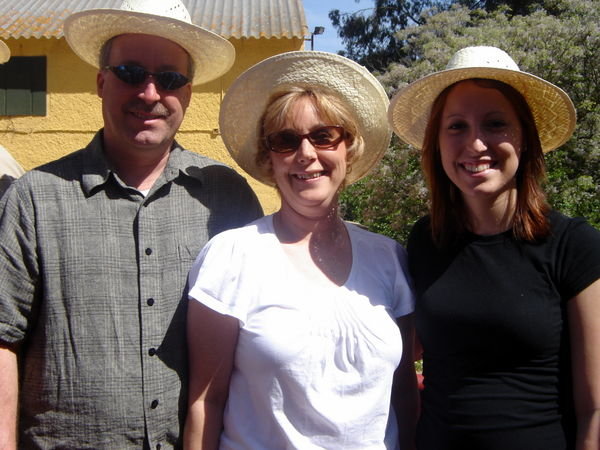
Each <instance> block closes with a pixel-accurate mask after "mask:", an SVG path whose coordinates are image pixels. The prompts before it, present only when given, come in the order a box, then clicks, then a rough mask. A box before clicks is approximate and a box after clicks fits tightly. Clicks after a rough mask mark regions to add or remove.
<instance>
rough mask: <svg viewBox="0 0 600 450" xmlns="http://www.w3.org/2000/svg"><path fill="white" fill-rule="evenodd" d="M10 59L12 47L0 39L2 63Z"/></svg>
mask: <svg viewBox="0 0 600 450" xmlns="http://www.w3.org/2000/svg"><path fill="white" fill-rule="evenodd" d="M9 59H10V49H9V48H8V45H6V44H5V43H4V42H2V41H0V64H4V63H5V62H6V61H8V60H9Z"/></svg>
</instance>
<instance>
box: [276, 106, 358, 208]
mask: <svg viewBox="0 0 600 450" xmlns="http://www.w3.org/2000/svg"><path fill="white" fill-rule="evenodd" d="M330 125H337V124H332V123H325V122H324V121H323V120H322V119H321V118H320V117H319V114H318V113H317V111H316V109H315V107H314V105H313V103H312V102H311V101H310V100H309V99H308V98H302V99H300V100H299V101H298V102H296V104H295V105H294V106H293V108H292V113H291V115H290V117H289V118H288V120H287V121H286V123H285V125H284V127H283V129H282V130H278V131H284V130H288V131H292V132H295V133H297V134H298V135H304V134H306V133H310V132H312V131H315V130H317V129H319V128H321V127H324V126H330ZM346 154H347V147H346V142H345V140H343V139H342V140H341V142H340V143H339V144H337V145H335V146H333V147H331V148H326V149H317V148H315V147H314V146H313V144H311V142H310V141H309V140H308V139H306V138H305V139H302V141H301V142H300V145H299V147H298V148H297V150H296V151H292V152H288V153H276V152H273V151H271V152H270V157H271V164H272V167H273V176H274V179H275V182H276V184H277V187H278V188H279V191H280V192H281V197H282V203H283V207H286V206H289V207H291V208H292V209H294V210H295V211H296V212H298V213H300V214H302V215H306V216H316V215H319V214H321V213H322V212H323V211H326V210H328V209H330V207H331V206H334V205H335V203H336V202H337V197H338V191H339V189H340V186H341V185H342V183H343V182H344V179H345V177H346Z"/></svg>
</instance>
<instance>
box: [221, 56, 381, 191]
mask: <svg viewBox="0 0 600 450" xmlns="http://www.w3.org/2000/svg"><path fill="white" fill-rule="evenodd" d="M292 86H300V87H313V88H314V87H319V88H320V89H323V90H324V91H326V92H329V93H331V94H332V95H335V96H337V97H338V98H340V99H341V100H342V101H343V102H344V104H346V105H347V106H348V107H349V110H350V111H351V113H352V114H353V116H354V119H355V120H356V123H357V127H358V131H359V133H360V134H361V136H362V137H363V139H364V142H365V148H364V152H363V154H362V155H361V156H360V158H359V159H358V160H357V161H355V162H354V163H353V164H352V168H351V171H350V173H348V175H347V177H346V183H347V184H350V183H353V182H355V181H357V180H359V179H360V178H362V177H364V176H365V175H367V174H368V173H369V172H370V171H371V169H372V168H373V167H374V166H375V165H376V164H377V163H378V162H379V160H380V159H381V158H382V157H383V155H384V154H385V152H386V150H387V149H388V147H389V143H390V138H391V129H390V127H389V124H388V123H387V120H386V114H387V107H388V105H389V99H388V97H387V95H386V93H385V90H384V89H383V87H382V86H381V84H380V83H379V81H378V80H377V79H376V78H375V77H374V76H373V75H372V74H371V73H369V71H368V70H367V69H366V68H364V67H363V66H361V65H359V64H357V63H355V62H354V61H351V60H349V59H347V58H344V57H342V56H339V55H336V54H333V53H326V52H317V51H294V52H288V53H283V54H280V55H276V56H272V57H270V58H267V59H265V60H263V61H261V62H260V63H258V64H256V65H254V66H252V67H251V68H250V69H248V70H247V71H246V72H244V73H243V74H242V75H240V76H239V77H238V78H237V79H236V80H235V81H234V83H233V84H232V85H231V87H230V88H229V89H228V90H227V92H226V94H225V97H224V99H223V103H222V105H221V111H220V115H219V126H220V131H221V135H222V138H223V141H224V143H225V146H226V147H227V150H228V151H229V153H230V155H231V157H232V158H233V159H234V160H235V161H236V162H237V163H238V164H239V166H240V167H241V168H242V169H244V170H245V171H246V172H247V173H248V174H249V175H251V176H252V177H253V178H255V179H257V180H258V181H261V182H262V183H264V184H267V185H270V186H272V185H273V182H272V181H271V180H269V179H267V178H266V177H265V175H264V174H263V173H262V172H261V170H260V168H259V167H257V164H256V161H255V159H256V154H257V152H258V139H259V136H260V125H261V124H260V120H261V117H262V115H263V113H264V111H265V108H266V106H267V102H268V101H269V99H270V97H271V96H272V95H273V94H274V93H276V92H279V91H282V90H285V89H286V88H289V87H292Z"/></svg>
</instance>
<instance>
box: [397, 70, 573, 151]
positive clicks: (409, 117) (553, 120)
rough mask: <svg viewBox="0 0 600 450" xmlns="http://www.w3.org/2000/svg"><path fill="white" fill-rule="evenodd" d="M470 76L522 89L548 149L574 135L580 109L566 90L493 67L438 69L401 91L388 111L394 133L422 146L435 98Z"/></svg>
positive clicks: (555, 146) (530, 76) (529, 75)
mask: <svg viewBox="0 0 600 450" xmlns="http://www.w3.org/2000/svg"><path fill="white" fill-rule="evenodd" d="M469 78H487V79H492V80H498V81H502V82H504V83H506V84H508V85H510V86H512V87H513V88H515V89H516V90H517V91H519V92H520V93H521V94H522V95H523V96H524V97H525V100H526V101H527V104H528V105H529V108H530V109H531V113H532V114H533V118H534V120H535V124H536V127H537V130H538V134H539V137H540V141H541V145H542V149H543V151H544V152H549V151H551V150H554V149H556V148H558V147H560V146H561V145H562V144H564V143H565V142H566V141H567V140H568V139H569V138H570V137H571V135H572V134H573V131H574V129H575V124H576V121H577V116H576V111H575V107H574V106H573V102H572V101H571V99H570V98H569V96H568V95H567V94H566V93H565V92H564V91H563V90H562V89H560V88H559V87H557V86H555V85H553V84H552V83H549V82H547V81H545V80H543V79H542V78H539V77H537V76H535V75H532V74H530V73H527V72H521V71H516V70H508V69H500V68H491V67H467V68H460V69H449V70H444V71H441V72H436V73H434V74H431V75H428V76H425V77H423V78H421V79H419V80H417V81H415V82H414V83H412V84H409V85H408V86H406V87H405V88H403V89H401V90H400V91H398V92H397V93H396V94H395V95H394V97H393V98H392V100H391V102H390V107H389V110H388V119H389V121H390V123H391V124H392V128H393V129H394V132H395V133H396V134H397V135H398V136H399V137H400V138H401V139H402V140H403V141H404V142H406V143H407V144H409V145H412V146H413V147H416V148H422V146H423V138H424V136H425V128H426V126H427V122H428V121H429V115H430V113H431V107H432V104H433V102H434V101H435V99H436V98H437V97H438V96H439V95H440V94H441V92H442V91H443V90H444V89H446V88H447V87H448V86H450V85H452V84H454V83H457V82H458V81H462V80H467V79H469Z"/></svg>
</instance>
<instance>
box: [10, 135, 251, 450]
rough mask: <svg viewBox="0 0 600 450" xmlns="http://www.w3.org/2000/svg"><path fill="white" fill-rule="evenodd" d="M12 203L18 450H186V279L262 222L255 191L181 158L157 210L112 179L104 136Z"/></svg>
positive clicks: (163, 184) (222, 171) (225, 171)
mask: <svg viewBox="0 0 600 450" xmlns="http://www.w3.org/2000/svg"><path fill="white" fill-rule="evenodd" d="M2 203H3V212H2V215H1V217H0V341H2V342H4V343H5V344H18V345H19V346H20V351H19V353H20V356H21V359H20V371H21V385H20V386H21V396H20V423H19V428H20V444H19V448H55V447H60V448H78V449H81V448H95V449H99V448H111V449H117V448H118V449H124V448H142V446H145V447H149V448H152V449H156V448H161V447H162V448H171V447H179V446H181V439H180V433H181V431H182V429H183V423H184V419H185V411H186V406H187V362H186V361H187V350H186V344H185V338H186V336H185V320H186V305H187V303H186V301H187V289H186V277H187V273H188V270H189V269H190V267H191V264H192V262H193V260H194V258H195V257H196V255H197V254H198V252H199V250H200V249H201V247H202V246H203V245H204V244H205V243H206V242H207V240H208V239H209V238H210V237H212V236H213V235H215V234H216V233H218V232H220V231H222V230H225V229H228V228H232V227H237V226H241V225H244V224H246V223H248V222H249V221H251V220H253V219H255V218H257V217H259V216H260V215H262V211H261V208H260V206H259V204H258V201H257V199H256V196H255V195H254V193H253V192H252V191H251V189H250V188H249V186H248V184H247V183H246V181H245V180H244V179H243V178H242V177H241V176H239V175H238V174H236V173H235V172H234V171H233V170H232V169H230V168H228V167H226V166H224V165H222V164H219V163H216V162H214V161H212V160H210V159H208V158H205V157H202V156H200V155H197V154H194V153H191V152H187V151H185V150H183V149H181V148H180V147H178V146H177V145H175V147H174V149H173V150H172V152H171V155H170V157H169V161H168V164H167V167H166V168H165V170H164V173H163V174H162V175H161V176H160V178H159V179H158V180H157V181H156V183H155V185H154V186H153V187H152V189H151V190H150V192H149V193H148V195H147V196H146V197H144V196H143V195H141V194H140V193H139V192H138V191H136V190H135V189H132V188H130V187H127V186H126V185H125V184H124V183H123V182H122V181H121V180H119V178H118V176H117V175H116V174H115V173H114V172H112V171H111V170H110V169H109V167H108V165H107V162H106V160H105V158H104V154H103V151H102V134H101V133H98V134H97V135H96V137H95V138H94V140H93V141H92V142H91V143H90V145H89V146H88V147H87V148H85V149H83V150H79V151H78V152H75V153H72V154H70V155H68V156H66V157H64V158H62V159H60V160H58V161H55V162H52V163H49V164H47V165H45V166H42V167H39V168H38V169H35V170H33V171H30V172H28V173H27V174H26V175H25V176H23V177H22V178H20V179H19V180H17V181H16V182H15V183H14V184H13V186H11V188H10V189H9V190H8V192H7V193H6V196H5V197H4V198H3V199H2ZM0 210H2V208H1V207H0Z"/></svg>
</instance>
